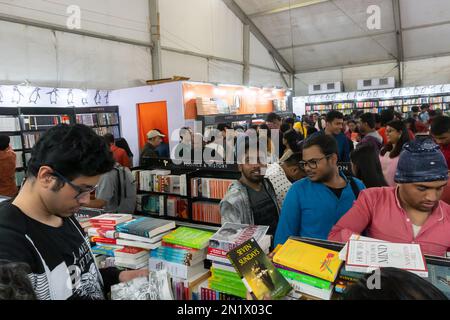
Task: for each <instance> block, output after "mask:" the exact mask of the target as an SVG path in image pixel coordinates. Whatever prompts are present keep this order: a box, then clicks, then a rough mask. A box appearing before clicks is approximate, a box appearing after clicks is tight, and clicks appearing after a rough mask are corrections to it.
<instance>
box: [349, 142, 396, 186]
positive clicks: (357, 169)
mask: <svg viewBox="0 0 450 320" xmlns="http://www.w3.org/2000/svg"><path fill="white" fill-rule="evenodd" d="M350 160H351V162H352V172H353V175H354V176H355V177H356V178H358V179H360V180H361V181H362V182H363V183H364V185H365V186H366V187H367V188H377V187H387V186H388V184H387V182H386V180H385V179H384V176H383V171H382V170H381V164H380V159H379V157H378V154H377V151H376V150H375V149H374V147H373V146H372V145H370V144H365V145H361V146H359V147H357V148H356V149H355V150H353V151H352V152H351V153H350Z"/></svg>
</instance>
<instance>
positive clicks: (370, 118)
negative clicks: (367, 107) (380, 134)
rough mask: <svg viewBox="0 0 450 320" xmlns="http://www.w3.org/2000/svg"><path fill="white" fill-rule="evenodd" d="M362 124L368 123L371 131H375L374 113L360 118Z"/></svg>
mask: <svg viewBox="0 0 450 320" xmlns="http://www.w3.org/2000/svg"><path fill="white" fill-rule="evenodd" d="M360 119H361V122H363V123H367V125H368V126H369V127H370V129H375V116H374V114H373V113H364V114H362V115H361V117H360Z"/></svg>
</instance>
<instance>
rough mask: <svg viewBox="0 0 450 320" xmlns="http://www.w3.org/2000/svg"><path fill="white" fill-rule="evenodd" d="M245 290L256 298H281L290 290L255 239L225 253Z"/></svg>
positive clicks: (289, 286)
mask: <svg viewBox="0 0 450 320" xmlns="http://www.w3.org/2000/svg"><path fill="white" fill-rule="evenodd" d="M227 258H228V259H229V260H230V261H231V263H232V264H233V266H234V268H235V269H236V272H237V273H238V274H239V275H240V276H241V278H242V282H243V283H244V284H245V286H246V287H247V290H248V291H250V293H251V294H252V295H253V296H254V297H255V298H256V299H257V300H262V299H264V298H270V299H274V300H278V299H281V298H283V297H285V296H287V295H288V294H289V292H291V291H292V287H291V285H290V284H289V283H288V282H287V280H286V279H285V278H284V277H283V276H282V275H281V273H280V272H279V271H278V270H277V269H276V268H275V266H274V265H273V264H272V262H271V261H270V260H269V258H268V257H267V255H266V254H265V253H264V251H263V250H262V249H261V247H260V246H259V245H258V243H257V242H256V240H255V239H250V240H248V241H246V242H244V243H243V244H241V245H239V246H238V247H236V248H234V249H233V250H231V251H229V252H228V253H227Z"/></svg>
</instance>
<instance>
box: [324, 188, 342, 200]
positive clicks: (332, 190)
mask: <svg viewBox="0 0 450 320" xmlns="http://www.w3.org/2000/svg"><path fill="white" fill-rule="evenodd" d="M328 189H330V190H331V192H333V193H334V194H335V195H336V197H337V198H338V199H340V198H341V195H342V191H344V189H345V188H338V189H335V188H331V187H328Z"/></svg>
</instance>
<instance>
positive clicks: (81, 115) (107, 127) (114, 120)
mask: <svg viewBox="0 0 450 320" xmlns="http://www.w3.org/2000/svg"><path fill="white" fill-rule="evenodd" d="M75 116H76V123H80V124H84V125H86V126H88V127H91V128H92V129H93V130H94V131H95V132H96V133H97V134H98V135H100V136H104V135H105V134H107V133H111V134H112V135H113V136H114V138H116V139H119V138H120V137H122V132H121V128H120V115H119V107H118V106H104V107H85V108H75Z"/></svg>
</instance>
